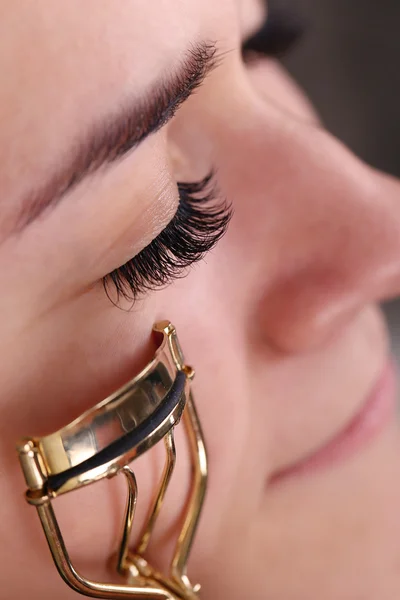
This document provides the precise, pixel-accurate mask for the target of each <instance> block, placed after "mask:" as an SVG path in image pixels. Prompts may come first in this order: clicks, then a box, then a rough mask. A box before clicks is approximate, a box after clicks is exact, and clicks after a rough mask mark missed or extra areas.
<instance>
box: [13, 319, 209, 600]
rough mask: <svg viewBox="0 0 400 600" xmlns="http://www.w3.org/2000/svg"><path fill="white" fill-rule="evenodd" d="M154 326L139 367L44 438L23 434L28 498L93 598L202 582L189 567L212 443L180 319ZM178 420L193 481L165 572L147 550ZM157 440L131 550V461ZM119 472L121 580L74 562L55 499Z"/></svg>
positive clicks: (178, 595)
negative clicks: (92, 574) (149, 491)
mask: <svg viewBox="0 0 400 600" xmlns="http://www.w3.org/2000/svg"><path fill="white" fill-rule="evenodd" d="M153 329H154V331H155V332H156V333H158V334H160V335H162V341H161V344H160V346H159V347H158V349H157V350H156V353H155V356H154V358H153V359H152V360H151V362H150V363H149V364H148V365H147V366H146V367H145V368H144V369H143V370H142V371H141V373H139V375H137V376H136V377H135V378H134V379H132V380H131V381H130V382H129V383H127V384H126V385H125V386H123V387H122V388H121V389H119V390H118V391H117V392H115V393H114V394H112V395H111V396H109V397H108V398H106V399H105V400H103V401H102V402H100V403H99V404H97V405H96V406H95V407H94V408H92V409H90V410H88V411H87V412H85V413H84V414H82V415H81V416H80V417H78V418H77V419H75V421H73V422H72V423H70V424H69V425H67V426H66V427H63V428H62V429H60V430H59V431H56V432H55V433H52V434H50V435H47V436H44V437H41V438H25V439H23V440H22V441H21V443H20V445H19V446H18V454H19V459H20V463H21V467H22V470H23V472H24V476H25V480H26V483H27V486H28V490H27V492H26V500H27V502H28V503H29V504H32V505H33V506H35V507H36V510H37V513H38V515H39V518H40V521H41V523H42V527H43V530H44V533H45V536H46V539H47V542H48V545H49V548H50V551H51V554H52V556H53V560H54V562H55V565H56V567H57V569H58V571H59V573H60V575H61V577H62V578H63V579H64V581H65V582H66V583H67V584H68V585H69V586H70V587H72V589H74V590H75V591H77V592H79V593H81V594H83V595H86V596H90V597H92V598H107V599H108V600H114V599H115V600H116V599H123V598H127V599H128V598H133V599H135V600H197V599H198V592H199V590H200V586H199V585H195V586H193V585H192V584H191V582H190V580H189V579H188V576H187V573H186V568H187V561H188V557H189V553H190V550H191V546H192V543H193V539H194V536H195V533H196V529H197V524H198V520H199V516H200V512H201V509H202V505H203V500H204V496H205V491H206V484H207V455H206V449H205V444H204V439H203V434H202V431H201V426H200V423H199V419H198V416H197V413H196V408H195V405H194V401H193V396H192V394H191V391H190V382H191V380H192V379H193V376H194V371H193V369H192V368H191V367H189V366H187V365H185V363H184V359H183V355H182V351H181V349H180V346H179V342H178V338H177V335H176V331H175V328H174V326H173V325H172V324H171V323H169V322H168V321H162V322H160V323H157V324H156V325H155V326H154V328H153ZM180 420H182V422H183V425H184V427H185V430H186V435H187V439H188V448H189V452H190V458H191V464H192V481H191V487H190V490H189V495H188V499H187V503H186V505H185V507H184V511H183V519H182V528H181V532H180V534H179V536H178V539H177V542H176V545H175V548H174V552H173V556H172V560H171V563H170V567H169V573H168V574H166V575H165V574H162V573H160V572H158V571H157V570H156V569H154V568H153V567H152V566H151V565H150V564H149V563H148V562H147V560H146V559H145V556H144V554H145V551H146V549H147V547H148V544H149V541H150V538H151V534H152V531H153V528H154V525H155V523H156V520H157V517H158V515H159V512H160V510H161V508H162V504H163V500H164V497H165V493H166V491H167V488H168V485H169V483H170V480H171V476H172V472H173V469H174V464H175V445H174V428H175V426H176V425H178V423H179V422H180ZM157 443H164V445H165V449H166V462H165V466H164V471H163V474H162V477H161V481H160V484H159V489H158V491H157V493H156V494H155V497H154V499H153V502H152V504H151V507H150V511H149V513H148V517H147V522H146V523H145V526H144V529H143V531H142V535H141V537H140V541H139V543H138V544H137V546H136V548H135V549H133V550H130V549H129V542H130V533H131V530H132V525H133V521H134V513H135V507H136V501H137V494H138V490H137V483H136V478H135V474H134V472H133V471H132V469H131V467H130V463H131V462H132V461H133V460H134V459H135V458H137V457H138V456H140V455H141V454H143V453H144V452H146V451H147V450H149V449H150V448H152V447H153V446H154V445H155V444H157ZM117 475H123V476H125V478H126V481H127V486H128V498H127V504H126V509H125V516H124V521H123V528H122V535H121V541H120V544H119V548H118V551H117V565H116V568H117V570H118V572H119V573H120V574H121V575H122V576H124V578H125V582H124V583H123V584H121V585H119V584H113V583H98V582H95V581H90V580H88V579H86V578H85V577H84V576H82V575H81V574H79V573H78V572H77V571H76V570H75V568H74V566H73V565H72V563H71V560H70V558H69V555H68V551H67V549H66V546H65V543H64V540H63V537H62V534H61V531H60V528H59V525H58V522H57V518H56V515H55V513H54V510H53V506H52V503H53V500H54V499H55V498H56V497H57V496H59V495H61V494H64V493H66V492H70V491H73V490H76V489H78V488H80V487H82V486H85V485H88V484H92V483H95V482H96V481H99V480H100V479H103V478H105V477H108V478H111V477H114V476H117Z"/></svg>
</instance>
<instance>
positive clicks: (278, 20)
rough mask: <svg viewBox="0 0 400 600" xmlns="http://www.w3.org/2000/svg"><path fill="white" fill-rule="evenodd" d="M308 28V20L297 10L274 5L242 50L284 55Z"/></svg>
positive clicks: (245, 52)
mask: <svg viewBox="0 0 400 600" xmlns="http://www.w3.org/2000/svg"><path fill="white" fill-rule="evenodd" d="M307 29H308V24H307V23H306V20H305V19H304V18H302V17H301V16H300V15H299V14H298V12H297V11H296V10H289V9H288V8H278V7H275V6H273V7H271V8H270V10H269V12H268V15H267V18H266V20H265V22H264V23H263V24H262V26H261V27H260V29H259V30H258V31H256V33H254V34H253V35H252V36H251V37H250V38H249V39H247V40H245V42H244V43H243V46H242V52H243V54H244V55H246V54H248V53H250V52H255V53H256V54H264V55H266V56H273V57H282V56H284V55H285V54H287V53H288V52H289V51H290V50H292V48H293V47H294V46H295V45H296V44H297V43H298V41H299V40H300V39H301V38H302V37H303V36H304V34H305V32H306V31H307Z"/></svg>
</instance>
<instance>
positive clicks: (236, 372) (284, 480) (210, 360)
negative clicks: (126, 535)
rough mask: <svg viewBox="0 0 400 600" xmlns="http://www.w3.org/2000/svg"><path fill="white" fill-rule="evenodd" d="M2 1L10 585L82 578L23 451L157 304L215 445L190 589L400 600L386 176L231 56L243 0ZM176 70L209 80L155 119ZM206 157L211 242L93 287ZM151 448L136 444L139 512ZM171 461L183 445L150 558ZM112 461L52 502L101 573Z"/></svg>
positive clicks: (160, 221) (134, 346) (15, 591)
mask: <svg viewBox="0 0 400 600" xmlns="http://www.w3.org/2000/svg"><path fill="white" fill-rule="evenodd" d="M1 8H2V18H1V20H0V74H1V75H0V77H1V82H0V115H1V126H0V142H1V143H0V189H1V198H2V202H1V218H0V235H1V245H0V272H1V273H2V279H3V293H2V294H1V296H0V312H1V315H2V325H1V336H0V339H1V346H0V349H1V350H0V352H1V354H0V356H1V362H0V376H1V379H0V381H1V383H2V391H3V394H2V397H3V400H2V402H1V423H2V435H1V442H2V447H1V463H0V470H1V474H2V482H3V486H2V502H1V508H0V510H1V512H2V515H1V520H0V522H1V525H0V528H1V538H2V551H1V575H0V580H1V585H2V588H3V589H7V590H9V595H10V597H13V598H23V597H27V595H29V598H30V599H32V600H33V599H39V598H41V599H42V598H54V597H57V598H59V599H63V598H73V597H75V595H74V593H73V592H72V591H70V590H69V589H68V588H67V587H66V586H65V585H64V584H63V583H62V581H61V579H60V578H59V576H58V575H57V573H56V570H55V569H54V567H53V565H52V563H51V559H50V555H49V553H48V550H47V547H46V544H45V541H44V537H43V536H42V535H41V532H40V526H39V523H38V522H37V519H36V517H35V514H34V513H35V511H34V510H33V509H32V508H30V507H28V506H27V505H26V504H25V503H24V500H23V494H22V491H23V486H24V483H23V480H22V476H21V474H20V472H19V467H18V464H17V459H16V456H15V451H14V446H15V443H16V441H17V440H18V438H20V437H21V436H22V435H25V434H33V435H42V434H45V433H49V432H51V431H53V430H55V429H56V428H58V427H60V426H62V425H64V424H66V423H67V422H68V421H70V420H72V419H73V418H75V417H76V416H77V415H79V414H80V413H82V412H83V411H84V410H85V409H87V408H88V407H90V406H92V405H93V404H95V403H96V402H98V401H100V400H101V399H102V398H103V397H105V396H107V395H108V394H109V393H111V392H112V391H113V390H114V389H116V388H117V387H119V386H120V385H121V384H122V383H124V382H125V381H126V380H127V379H129V378H130V377H132V376H133V375H134V374H135V373H136V372H137V371H138V370H139V369H140V368H141V367H142V366H143V365H144V364H145V363H146V361H147V360H148V359H149V358H150V357H151V355H152V352H153V351H154V347H153V342H152V341H151V338H150V330H151V327H152V324H153V322H155V321H157V320H159V319H160V318H168V319H170V320H171V321H172V322H173V323H174V324H175V325H176V327H177V331H178V333H179V336H180V339H181V343H182V346H183V348H184V351H185V354H186V358H187V361H188V362H189V364H193V366H194V367H195V368H196V372H197V376H196V379H195V383H194V391H195V396H196V400H197V406H198V411H199V413H200V417H201V420H202V424H203V428H204V433H205V437H206V440H207V445H208V450H209V460H210V483H209V492H208V496H207V502H206V506H205V510H204V514H203V518H202V521H201V526H200V530H199V534H198V537H197V540H196V544H195V548H194V552H193V555H192V559H191V565H190V566H191V569H190V573H191V576H192V579H193V580H195V581H197V580H199V581H200V582H201V583H202V598H204V599H205V600H207V599H210V600H211V599H213V600H216V599H219V598H221V599H226V598H230V599H232V600H234V599H243V598H251V599H252V600H258V599H259V600H265V599H267V598H268V599H271V600H272V599H273V600H310V598H317V597H318V598H324V600H337V599H338V598H340V600H355V599H356V598H357V599H360V600H361V598H362V599H363V600H376V598H379V599H380V600H393V599H394V598H396V597H398V596H399V595H400V541H399V540H400V519H399V515H398V513H399V506H400V478H399V461H400V459H399V452H400V435H399V427H398V423H397V421H396V418H395V409H394V401H393V399H394V390H393V389H392V388H393V385H392V384H391V381H390V379H391V375H390V369H389V368H388V366H387V365H388V360H389V359H388V336H387V331H386V328H385V325H384V323H383V319H382V316H381V313H380V311H379V309H378V308H377V306H376V303H377V302H378V301H380V300H382V299H383V298H388V297H391V296H394V295H396V294H397V293H398V291H399V289H400V202H399V200H400V183H399V182H398V181H397V180H394V179H392V178H390V177H388V176H386V175H384V174H382V173H379V172H377V171H375V170H373V169H372V168H370V167H369V166H367V165H365V164H363V163H362V162H360V161H359V160H358V159H357V158H356V157H355V156H353V155H352V154H351V153H350V152H349V151H348V150H347V149H346V148H345V147H344V146H342V144H340V143H339V142H338V141H337V140H335V139H334V138H333V137H332V136H331V135H330V134H328V133H327V132H326V131H324V130H323V128H322V126H321V124H320V123H319V122H318V120H317V118H316V116H315V114H314V113H313V111H312V109H311V108H310V106H309V104H308V102H307V101H306V99H305V98H304V97H303V95H302V94H301V92H300V91H299V90H298V89H297V88H296V86H295V85H294V84H293V82H292V81H290V79H289V78H288V77H287V75H286V74H285V73H283V72H282V70H281V68H280V67H279V66H278V65H277V64H276V63H275V62H274V61H273V60H271V59H267V58H254V57H252V59H251V60H250V59H246V61H244V60H243V58H242V55H241V52H240V45H241V43H242V40H243V39H244V38H246V37H247V36H248V35H249V34H250V33H251V32H253V31H255V30H256V29H257V28H258V27H259V26H260V25H261V23H262V21H263V19H264V16H265V15H264V9H263V7H262V6H261V4H258V2H257V1H256V0H254V1H252V0H242V1H241V2H239V0H219V2H215V1H213V0H202V1H200V0H174V1H171V0H157V1H156V2H147V3H145V2H138V1H135V0H124V1H121V2H120V1H116V0H86V1H85V2H81V1H78V0H75V1H72V2H71V1H69V2H53V1H51V0H36V2H34V3H32V2H27V1H25V2H23V1H21V2H10V1H9V2H7V1H3V2H1ZM214 44H215V45H216V53H217V54H216V60H214V62H215V63H216V64H215V65H214V68H210V69H209V68H208V66H207V64H206V63H207V62H208V61H209V62H211V61H210V60H209V59H210V57H211V55H212V51H211V50H210V49H212V48H213V46H214ZM208 70H209V71H210V72H209V73H207V71H208ZM190 77H192V78H193V77H197V78H198V79H201V78H202V77H204V81H203V83H202V85H201V86H200V87H198V89H196V90H195V92H194V94H193V95H192V97H190V98H187V99H185V100H184V102H182V103H181V105H180V107H179V108H178V110H177V112H176V115H175V116H174V117H173V118H172V119H171V120H170V121H169V122H168V123H165V124H164V125H163V126H162V127H153V129H155V131H153V132H152V133H150V134H149V135H146V128H147V126H148V125H149V124H151V123H150V116H151V115H148V114H147V113H149V112H150V111H151V110H152V111H153V113H156V112H157V111H156V110H155V109H156V108H157V107H158V108H160V106H162V101H164V104H165V103H166V102H165V100H166V99H167V100H168V101H169V102H170V103H172V104H174V103H175V105H177V104H179V103H180V101H182V100H183V99H184V97H185V96H186V95H187V91H188V88H189V87H190V81H188V80H190ZM192 80H193V79H192ZM178 84H179V85H178ZM170 88H174V89H170ZM166 90H168V92H167V91H166ZM168 94H169V95H168ZM179 94H180V96H179ZM177 96H178V97H177ZM154 103H155V107H154V106H153V105H154ZM170 106H171V104H170ZM164 108H168V107H165V106H164ZM167 112H168V111H166V113H167ZM170 112H171V111H170ZM153 116H154V114H153ZM158 116H159V120H160V121H163V119H164V117H165V115H161V116H160V115H158ZM170 116H171V115H170ZM164 120H165V121H166V119H164ZM154 123H155V122H154V120H153V126H154ZM135 136H136V137H135ZM138 137H139V138H141V139H140V140H139V141H138V140H137V139H136V138H138ZM136 142H137V143H136ZM117 146H118V147H117ZM131 147H132V148H131ZM129 148H131V149H130V150H129ZM211 171H213V173H214V175H213V177H214V182H215V184H216V186H217V187H218V190H219V192H218V193H219V195H220V196H221V197H224V198H226V199H227V201H228V202H229V203H230V204H231V205H232V208H233V211H234V215H233V218H232V220H231V224H230V227H229V230H228V232H227V234H226V236H225V237H224V238H223V240H222V241H221V242H220V243H219V244H218V245H217V247H216V248H215V249H214V250H213V251H212V252H210V253H209V254H208V255H207V256H206V257H205V259H204V260H203V261H202V262H201V263H199V264H197V265H196V266H194V267H193V268H192V269H190V270H189V272H188V274H187V276H186V277H185V278H183V279H179V280H176V281H174V282H171V283H170V284H169V285H168V286H167V287H165V286H164V287H163V288H162V289H159V290H158V291H149V292H147V293H145V294H140V295H139V298H138V299H137V300H136V301H135V303H134V304H133V305H132V303H131V302H130V301H129V300H125V299H124V298H122V297H120V298H119V300H118V302H116V295H115V294H114V290H113V288H112V285H111V287H110V286H109V287H108V288H107V289H108V292H109V293H108V295H109V296H111V300H114V302H112V301H110V298H108V297H107V294H106V293H105V291H104V286H103V283H102V279H103V278H104V277H106V276H107V274H109V273H110V272H112V271H114V270H115V269H116V268H117V267H120V266H121V265H123V264H124V263H126V262H127V261H128V260H130V259H132V258H133V257H134V256H135V255H137V254H138V252H140V251H141V250H142V249H143V248H145V247H146V246H147V245H148V244H149V243H150V242H151V241H152V240H153V239H154V238H156V236H157V235H158V234H159V233H160V232H161V231H162V230H163V229H164V228H165V227H166V226H167V225H168V223H169V222H170V221H171V219H172V218H173V217H174V214H175V212H176V210H177V206H178V203H179V196H178V189H177V182H182V181H183V182H196V181H199V180H201V179H202V178H204V177H205V176H206V175H207V174H208V173H210V172H211ZM189 250H190V248H189ZM187 251H188V249H187V248H186V252H187ZM153 268H154V269H157V265H152V269H153ZM134 291H135V290H134ZM134 291H133V292H134ZM116 303H117V304H119V307H118V306H117V307H116V306H115V304H116ZM377 382H379V383H378V384H377ZM377 385H378V387H376V386H377ZM374 389H375V392H374ZM371 394H372V396H371ZM368 402H369V410H367V411H366V410H365V406H366V404H367V403H368ZM363 409H364V410H363ZM178 443H179V440H178ZM161 464H162V455H161V454H157V453H156V454H152V455H149V456H147V455H145V456H144V457H143V458H142V459H140V461H139V462H138V465H137V472H138V477H139V482H140V485H141V489H142V490H143V491H142V495H141V502H142V505H141V506H142V508H141V509H140V511H139V515H138V519H139V521H140V520H141V519H142V515H143V514H144V511H145V509H146V505H147V504H148V501H149V498H150V493H151V490H153V489H154V485H155V481H156V474H155V472H156V467H157V465H158V466H159V465H161ZM134 466H135V465H134ZM188 477H189V475H188V470H187V468H186V463H185V461H182V462H181V463H180V464H179V466H178V468H177V475H176V481H175V484H174V492H173V493H172V495H171V496H170V501H169V502H167V506H166V510H165V512H164V513H163V515H162V518H161V521H160V526H159V528H158V530H157V536H156V541H155V543H154V544H153V547H152V554H153V556H154V557H155V558H154V560H156V561H158V562H159V563H162V562H163V561H164V560H166V556H167V555H168V546H169V543H168V540H169V539H170V538H171V536H172V535H173V532H174V530H175V529H176V520H177V516H178V512H179V510H178V508H179V504H180V502H179V500H180V499H181V498H183V497H184V490H185V489H186V484H187V481H188ZM117 480H118V478H116V480H115V481H111V482H105V483H99V484H96V485H95V486H89V488H87V489H85V490H83V491H80V492H77V493H76V494H71V495H67V496H66V497H65V498H64V497H63V498H60V499H58V500H57V501H56V503H55V507H56V511H57V515H58V516H59V518H60V521H61V525H62V526H63V528H64V530H65V532H66V541H67V543H68V547H69V550H70V553H71V555H72V557H73V559H74V560H75V562H76V563H77V565H78V567H79V568H80V570H81V571H82V572H85V573H86V574H88V575H89V576H91V575H93V576H94V575H97V576H98V577H99V578H100V579H103V580H104V579H108V578H109V574H108V573H107V570H106V569H107V567H106V558H107V557H108V556H109V554H110V553H111V552H112V551H113V549H114V541H115V536H116V534H117V532H118V531H119V524H120V518H121V515H122V509H123V503H124V493H123V491H124V490H123V487H122V488H121V487H120V483H119V482H118V481H117ZM22 572H24V573H29V576H28V575H27V576H24V577H21V573H22Z"/></svg>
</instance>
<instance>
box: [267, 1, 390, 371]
mask: <svg viewBox="0 0 400 600" xmlns="http://www.w3.org/2000/svg"><path fill="white" fill-rule="evenodd" d="M270 7H271V10H274V8H275V9H276V8H279V9H282V8H283V9H288V10H291V11H294V13H295V14H298V15H299V17H300V18H301V19H302V20H303V21H304V22H305V25H306V33H305V34H304V36H303V37H302V38H301V40H300V41H299V42H298V43H297V45H296V46H295V48H294V50H292V52H291V53H290V55H289V56H288V57H286V58H285V59H284V61H283V62H284V64H285V66H286V67H287V68H288V69H289V71H290V72H291V73H292V74H293V75H294V77H295V78H296V79H297V80H298V81H299V82H300V83H301V85H302V86H303V87H304V88H305V89H306V91H307V93H308V95H309V96H310V97H311V99H312V100H313V102H314V104H315V105H316V106H317V108H318V110H319V113H320V115H321V117H322V120H323V122H324V123H325V125H326V127H327V128H328V129H329V130H330V131H332V132H333V133H334V134H335V135H336V136H337V137H339V138H340V139H341V140H343V141H344V142H345V143H346V144H347V145H349V146H350V147H351V148H352V149H353V150H354V151H355V152H356V153H357V154H358V155H359V156H361V157H362V158H363V159H364V160H366V161H367V162H369V163H370V164H372V165H374V166H376V167H379V168H380V169H383V170H385V171H387V172H389V173H392V174H393V175H397V176H398V177H400V0H380V1H379V2H376V0H270ZM399 202H400V198H399ZM385 311H386V314H387V316H388V319H389V323H390V329H391V333H392V340H393V346H394V349H395V352H396V355H397V358H398V364H399V366H400V301H396V302H390V303H388V304H387V305H386V306H385Z"/></svg>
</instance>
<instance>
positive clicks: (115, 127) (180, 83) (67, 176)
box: [15, 42, 218, 232]
mask: <svg viewBox="0 0 400 600" xmlns="http://www.w3.org/2000/svg"><path fill="white" fill-rule="evenodd" d="M216 54H217V53H216V45H215V43H212V42H201V43H198V44H195V45H193V46H192V47H190V48H189V50H188V51H187V52H186V54H185V56H184V59H183V60H182V61H181V62H180V64H178V66H177V68H176V69H175V70H174V71H173V74H172V75H171V76H170V77H168V78H166V77H164V78H162V79H161V81H158V82H156V83H155V84H153V86H152V87H151V88H150V90H149V91H148V92H147V93H146V94H145V96H144V97H143V98H141V99H139V100H138V101H136V102H135V104H132V105H129V106H127V107H125V108H124V109H123V110H122V111H120V112H119V113H117V114H112V115H111V116H109V117H108V118H106V119H105V120H103V121H102V122H101V123H99V124H97V125H95V126H94V127H92V130H91V131H90V132H89V135H88V134H86V136H85V138H84V139H83V140H82V141H79V142H78V143H77V144H76V146H75V147H76V150H75V152H74V153H73V156H72V159H70V160H69V161H67V164H66V165H65V166H64V165H63V166H62V168H61V169H60V170H59V171H58V172H56V173H55V174H54V175H53V176H52V177H50V179H49V181H48V182H47V183H45V184H44V185H43V186H40V188H39V189H38V190H36V191H34V192H31V193H29V194H28V195H27V196H26V197H25V198H24V200H23V201H22V202H21V210H20V213H19V215H18V218H17V223H16V227H15V231H17V232H20V231H21V230H22V229H24V228H25V227H26V226H27V225H29V224H30V223H32V221H34V220H35V219H37V218H38V217H39V216H40V215H42V214H43V213H44V212H45V211H46V210H47V209H48V208H50V207H54V206H56V205H57V204H58V203H59V202H60V201H61V200H62V198H63V197H64V196H65V195H66V194H67V193H68V192H70V191H71V190H72V189H74V188H75V187H76V186H77V185H78V184H80V183H81V182H82V181H83V180H84V179H85V178H86V177H88V176H90V175H92V174H93V173H94V172H96V171H99V170H100V169H101V168H102V167H104V166H107V165H109V164H110V163H113V162H115V161H117V160H118V159H121V158H122V157H123V156H124V155H126V154H127V153H128V152H130V151H131V150H132V149H134V148H135V147H137V146H138V145H139V144H140V143H141V142H142V141H143V140H144V139H145V138H147V137H148V136H149V135H151V134H152V133H155V132H156V131H158V130H159V129H160V128H161V127H163V126H164V125H166V123H168V121H170V120H171V119H172V117H173V116H174V115H175V113H176V111H177V110H178V108H179V107H180V106H181V105H182V103H183V102H185V100H187V99H188V98H189V96H191V95H192V94H193V92H194V91H195V90H196V89H197V88H198V87H199V86H200V85H201V84H202V83H203V81H204V79H205V77H206V76H207V75H208V74H209V73H210V71H211V70H212V69H213V68H214V67H215V66H216V65H217V62H218V61H217V58H216Z"/></svg>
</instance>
